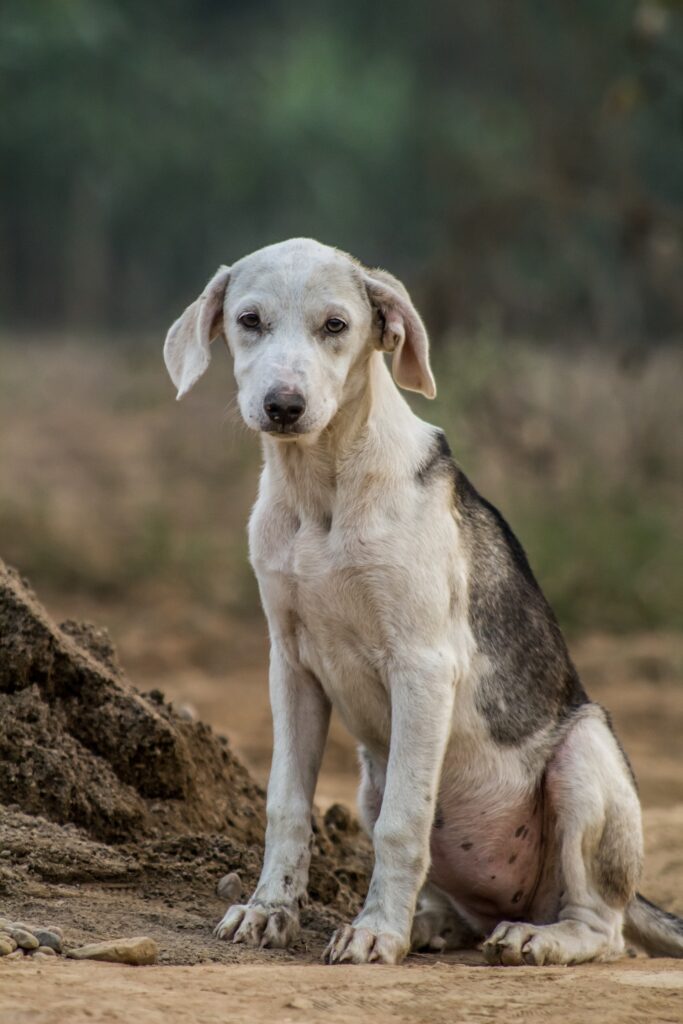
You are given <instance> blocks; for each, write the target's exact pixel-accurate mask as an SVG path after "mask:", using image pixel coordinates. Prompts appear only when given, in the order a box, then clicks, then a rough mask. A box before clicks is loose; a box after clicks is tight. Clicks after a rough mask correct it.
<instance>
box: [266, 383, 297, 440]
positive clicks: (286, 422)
mask: <svg viewBox="0 0 683 1024" xmlns="http://www.w3.org/2000/svg"><path fill="white" fill-rule="evenodd" d="M263 408H264V411H265V413H266V416H267V417H268V419H269V420H270V422H271V423H272V424H273V425H274V426H275V427H277V428H278V429H279V430H280V431H283V432H284V431H285V430H287V428H288V427H291V426H292V425H293V424H294V423H296V422H297V420H299V419H301V417H302V416H303V414H304V412H305V411H306V399H305V398H304V396H303V395H302V394H301V393H300V392H299V391H289V390H286V389H284V388H271V389H270V391H269V392H268V394H267V395H266V397H265V398H264V400H263Z"/></svg>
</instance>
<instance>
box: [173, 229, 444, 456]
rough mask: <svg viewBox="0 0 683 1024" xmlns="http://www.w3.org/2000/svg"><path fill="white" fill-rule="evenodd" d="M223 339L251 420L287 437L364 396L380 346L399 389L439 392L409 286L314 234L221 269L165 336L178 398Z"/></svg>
mask: <svg viewBox="0 0 683 1024" xmlns="http://www.w3.org/2000/svg"><path fill="white" fill-rule="evenodd" d="M220 336H223V337H224V338H225V339H226V341H227V343H228V347H229V348H230V351H231V353H232V355H233V360H234V370H235V379H236V381H237V386H238V392H239V394H238V400H239V406H240V411H241V413H242V417H243V419H244V421H245V423H246V424H247V425H248V426H249V427H251V428H252V429H253V430H258V431H262V432H265V433H268V434H271V435H273V436H275V437H278V438H281V439H283V440H296V439H301V438H304V437H307V436H309V437H310V436H311V435H313V436H315V435H317V434H318V433H320V431H321V430H323V429H324V428H325V427H326V426H327V425H328V424H329V423H330V422H331V421H332V419H333V418H334V416H335V415H336V413H337V411H338V410H339V409H340V408H341V407H342V406H343V405H345V404H346V403H347V402H348V401H349V400H351V399H352V398H353V397H354V395H357V394H358V393H359V390H360V388H361V387H362V383H363V380H364V379H365V378H366V375H367V365H368V361H369V358H370V356H371V355H372V353H373V351H375V350H377V349H380V350H383V351H386V352H393V360H392V371H393V375H394V379H395V381H396V383H397V384H399V385H400V386H401V387H404V388H408V389H410V390H411V391H419V392H421V393H422V394H423V395H426V396H427V397H429V398H433V397H434V394H435V391H436V389H435V385H434V378H433V376H432V372H431V369H430V366H429V344H428V340H427V334H426V331H425V329H424V326H423V324H422V321H421V320H420V317H419V315H418V313H417V310H416V309H415V307H414V306H413V304H412V302H411V300H410V297H409V295H408V293H407V291H406V290H405V288H404V287H403V285H402V284H401V283H400V282H399V281H397V280H396V278H394V277H392V276H391V275H390V274H387V273H386V272H385V271H381V270H368V269H367V268H366V267H363V266H362V265H361V264H360V263H358V262H357V261H355V260H354V259H352V257H350V256H347V255H346V254H345V253H342V252H339V251H338V250H336V249H332V248H330V247H329V246H327V245H321V244H320V243H319V242H314V241H312V240H311V239H306V238H299V239H291V240H290V241H287V242H280V243H278V244H277V245H269V246H267V247H266V248H265V249H259V250H258V251H257V252H255V253H252V254H251V255H250V256H246V257H244V259H241V260H239V261H238V262H237V263H235V264H233V266H232V267H221V268H220V269H219V270H218V271H217V272H216V274H214V276H213V277H212V278H211V280H210V281H209V283H208V284H207V286H206V288H205V289H204V291H203V292H202V294H201V295H200V296H199V298H198V299H196V301H195V302H193V303H192V304H191V305H190V306H188V307H187V309H186V310H185V312H184V313H183V314H182V316H181V317H180V318H179V319H178V320H177V321H176V322H175V323H174V324H173V326H172V327H171V329H170V331H169V332H168V335H167V337H166V343H165V345H164V358H165V360H166V366H167V368H168V372H169V374H170V376H171V379H172V381H173V383H174V384H175V386H176V387H177V389H178V398H182V397H183V395H185V394H187V392H188V391H189V390H190V388H191V387H192V386H193V384H195V382H196V381H197V380H198V379H199V378H200V377H201V375H202V374H203V373H204V371H205V370H206V369H207V367H208V365H209V360H210V345H211V342H212V341H213V340H215V339H216V338H218V337H220Z"/></svg>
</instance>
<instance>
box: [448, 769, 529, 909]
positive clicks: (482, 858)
mask: <svg viewBox="0 0 683 1024" xmlns="http://www.w3.org/2000/svg"><path fill="white" fill-rule="evenodd" d="M542 857H543V807H542V800H541V798H540V796H537V795H534V794H530V795H529V796H525V797H521V798H520V797H517V798H516V799H514V800H512V801H511V803H510V804H509V805H506V801H505V798H504V796H503V799H501V795H496V796H494V795H491V796H490V797H488V798H486V797H484V798H483V799H482V798H481V797H479V798H477V799H473V797H472V794H471V793H470V794H467V793H458V792H456V791H453V790H452V789H450V788H449V790H445V791H444V790H443V788H442V792H441V794H440V797H439V802H438V805H437V813H436V816H435V820H434V827H433V829H432V835H431V858H432V860H431V869H430V873H429V879H430V881H432V882H434V884H435V885H438V886H439V888H441V889H443V890H444V891H445V892H447V893H448V894H449V895H450V896H451V897H452V898H453V899H454V900H455V902H456V903H457V905H458V906H459V907H461V908H462V910H463V911H465V912H466V913H467V914H469V916H470V917H471V918H473V919H475V920H476V921H477V922H478V923H480V924H482V925H489V924H494V923H496V922H498V921H500V920H502V919H506V920H511V919H512V920H514V919H515V918H523V917H524V916H525V914H528V911H529V908H530V906H531V904H532V901H533V897H534V894H535V892H536V888H537V885H538V881H539V877H540V874H541V867H542Z"/></svg>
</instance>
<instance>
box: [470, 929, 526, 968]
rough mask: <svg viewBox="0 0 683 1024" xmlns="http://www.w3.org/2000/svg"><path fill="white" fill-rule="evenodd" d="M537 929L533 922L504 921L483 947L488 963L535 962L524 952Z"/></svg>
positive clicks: (517, 963) (512, 964)
mask: <svg viewBox="0 0 683 1024" xmlns="http://www.w3.org/2000/svg"><path fill="white" fill-rule="evenodd" d="M535 931H536V928H534V926H533V925H531V924H517V923H512V922H511V921H502V922H501V923H500V924H499V925H498V927H497V928H496V929H494V931H493V932H492V933H491V935H489V937H488V939H487V940H486V942H485V943H484V944H483V946H482V947H481V948H482V952H483V953H484V957H485V959H486V961H487V963H489V964H494V965H502V966H504V967H519V966H521V965H523V964H525V963H535V961H534V960H526V959H525V958H524V954H523V950H524V949H525V947H526V946H527V944H528V943H529V940H530V939H531V937H532V935H533V934H534V932H535Z"/></svg>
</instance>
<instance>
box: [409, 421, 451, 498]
mask: <svg viewBox="0 0 683 1024" xmlns="http://www.w3.org/2000/svg"><path fill="white" fill-rule="evenodd" d="M451 465H452V462H451V449H450V446H449V444H448V441H447V440H446V435H445V434H444V432H443V430H436V431H435V432H434V442H433V444H432V447H431V448H430V450H429V452H428V453H427V456H426V458H425V459H424V461H423V462H422V463H421V464H420V466H418V469H417V472H416V474H415V476H416V479H417V480H418V481H419V482H420V483H421V484H423V485H426V484H428V483H430V481H431V480H433V479H434V477H435V476H437V475H439V474H441V473H444V472H449V470H450V468H451Z"/></svg>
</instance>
